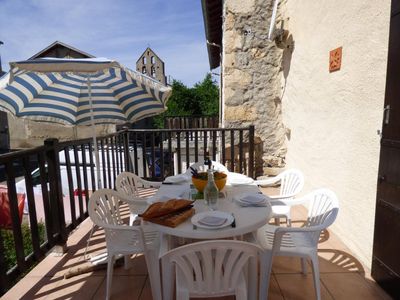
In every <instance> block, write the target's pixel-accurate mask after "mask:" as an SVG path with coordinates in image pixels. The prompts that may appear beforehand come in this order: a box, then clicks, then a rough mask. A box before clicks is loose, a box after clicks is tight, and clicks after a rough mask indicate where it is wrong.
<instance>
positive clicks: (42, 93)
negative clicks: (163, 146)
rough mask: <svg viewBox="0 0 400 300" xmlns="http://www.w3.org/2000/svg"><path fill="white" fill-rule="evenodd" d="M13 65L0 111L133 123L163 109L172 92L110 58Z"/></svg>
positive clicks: (76, 121)
mask: <svg viewBox="0 0 400 300" xmlns="http://www.w3.org/2000/svg"><path fill="white" fill-rule="evenodd" d="M10 65H11V68H12V71H11V73H10V84H9V85H7V86H6V87H5V88H4V89H2V90H0V109H3V110H8V111H10V112H11V113H12V114H14V115H15V116H17V117H22V118H29V119H33V120H38V121H47V122H56V123H62V124H66V125H90V124H91V116H93V118H94V120H95V123H96V124H100V123H125V122H135V121H138V120H140V119H143V118H145V117H149V116H154V115H157V114H160V113H162V112H164V111H165V110H166V106H165V104H166V101H167V100H168V97H169V95H170V93H171V89H170V88H167V87H165V86H164V85H162V84H160V83H159V82H157V81H155V80H153V79H152V78H149V77H147V76H145V75H142V74H140V73H137V72H135V71H132V70H129V69H126V68H124V67H122V66H121V65H119V64H118V63H117V62H115V61H110V60H107V59H101V58H100V59H99V58H97V59H54V58H46V59H34V60H27V61H23V62H16V63H11V64H10ZM89 79H90V81H89ZM89 89H91V100H92V106H93V113H92V112H91V109H90V99H89Z"/></svg>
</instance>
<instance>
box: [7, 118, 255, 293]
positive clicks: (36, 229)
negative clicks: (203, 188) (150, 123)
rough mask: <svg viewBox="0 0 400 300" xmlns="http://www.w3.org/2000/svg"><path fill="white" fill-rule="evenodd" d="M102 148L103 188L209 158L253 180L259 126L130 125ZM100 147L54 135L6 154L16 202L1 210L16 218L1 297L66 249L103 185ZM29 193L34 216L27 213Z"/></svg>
mask: <svg viewBox="0 0 400 300" xmlns="http://www.w3.org/2000/svg"><path fill="white" fill-rule="evenodd" d="M98 149H99V157H100V178H101V181H102V186H103V187H104V188H110V189H113V188H114V182H115V179H116V177H117V175H118V174H119V173H121V172H123V171H132V172H135V173H136V174H138V175H140V176H143V177H146V178H150V179H152V180H163V179H164V178H165V177H166V176H168V175H172V174H176V173H181V172H182V171H184V169H186V168H188V167H189V165H190V164H192V163H194V162H197V161H199V160H202V159H204V158H205V157H210V158H211V159H212V160H216V161H219V162H221V163H223V164H224V165H226V166H227V167H228V169H229V170H231V171H236V172H241V173H245V174H247V175H249V176H251V177H254V126H250V127H248V128H229V129H220V128H203V129H182V130H173V129H171V130H168V129H162V130H140V129H136V130H123V131H120V132H117V133H115V134H111V135H107V136H104V137H100V138H98ZM93 152H94V150H93V142H92V139H82V140H75V141H67V142H58V140H56V139H51V140H46V141H45V143H44V145H43V146H40V147H37V148H33V149H29V150H23V151H17V152H13V153H8V154H4V155H0V167H2V168H3V169H4V170H5V173H6V174H5V176H6V182H5V187H4V188H5V189H6V193H5V195H3V196H4V197H3V196H2V195H0V200H3V204H4V203H8V204H9V209H7V208H5V207H0V210H2V211H0V213H3V215H4V213H5V214H6V215H7V214H8V218H9V224H8V226H5V225H4V224H3V223H7V222H5V221H4V220H3V221H2V222H0V223H1V224H3V226H2V228H0V295H1V294H3V293H5V292H6V291H7V289H9V288H10V287H11V286H12V285H13V284H14V282H15V281H16V280H17V279H18V278H19V277H21V276H23V274H24V273H26V272H27V271H28V270H29V269H30V268H31V267H32V266H33V265H35V264H36V263H37V262H39V261H40V260H42V259H43V258H44V257H45V255H46V253H47V252H48V251H49V250H51V249H53V251H54V249H55V250H56V251H64V250H65V245H66V241H67V238H68V235H69V233H70V232H71V231H72V230H74V229H75V228H76V227H77V226H78V225H79V224H80V223H81V222H82V221H83V220H84V219H85V218H87V216H88V210H87V207H88V201H89V197H90V195H91V193H92V192H93V191H95V190H96V188H97V185H96V182H97V178H96V177H97V175H96V168H95V162H94V160H95V159H94V157H95V156H94V153H93ZM16 165H18V166H21V168H15V166H16ZM21 170H22V171H21ZM1 197H2V198H1ZM24 197H25V199H26V201H25V202H26V203H27V208H28V211H29V213H28V214H21V199H22V201H23V200H24ZM18 204H20V206H19V205H18ZM3 206H4V205H3ZM22 206H23V205H22ZM0 221H1V220H0ZM10 238H11V239H12V244H13V245H14V246H13V247H11V248H12V249H9V248H10V243H9V239H10ZM5 239H8V241H7V244H6V240H5ZM6 248H7V249H6ZM27 249H31V250H27ZM10 252H12V255H11V258H10Z"/></svg>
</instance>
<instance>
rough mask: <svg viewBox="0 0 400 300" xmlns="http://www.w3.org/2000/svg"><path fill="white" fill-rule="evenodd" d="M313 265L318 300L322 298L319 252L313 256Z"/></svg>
mask: <svg viewBox="0 0 400 300" xmlns="http://www.w3.org/2000/svg"><path fill="white" fill-rule="evenodd" d="M311 265H312V269H313V278H314V289H315V296H316V298H317V300H321V286H320V282H319V264H318V255H317V254H314V255H312V256H311Z"/></svg>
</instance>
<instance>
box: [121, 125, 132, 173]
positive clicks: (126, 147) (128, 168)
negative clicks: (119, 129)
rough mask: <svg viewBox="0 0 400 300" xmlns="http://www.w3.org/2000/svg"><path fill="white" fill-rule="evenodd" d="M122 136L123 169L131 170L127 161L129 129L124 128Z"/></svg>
mask: <svg viewBox="0 0 400 300" xmlns="http://www.w3.org/2000/svg"><path fill="white" fill-rule="evenodd" d="M123 137H124V155H125V171H126V172H132V170H131V164H130V163H129V159H130V158H129V130H128V129H125V130H124V132H123Z"/></svg>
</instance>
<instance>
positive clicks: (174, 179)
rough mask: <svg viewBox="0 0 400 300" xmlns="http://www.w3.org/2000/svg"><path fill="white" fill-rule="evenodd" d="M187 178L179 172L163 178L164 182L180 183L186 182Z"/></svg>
mask: <svg viewBox="0 0 400 300" xmlns="http://www.w3.org/2000/svg"><path fill="white" fill-rule="evenodd" d="M188 180H189V177H187V176H186V175H185V174H179V175H175V176H169V177H167V178H165V180H164V182H166V183H181V182H186V181H188Z"/></svg>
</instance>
